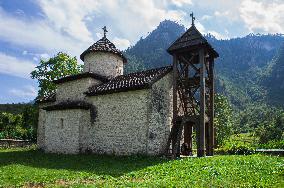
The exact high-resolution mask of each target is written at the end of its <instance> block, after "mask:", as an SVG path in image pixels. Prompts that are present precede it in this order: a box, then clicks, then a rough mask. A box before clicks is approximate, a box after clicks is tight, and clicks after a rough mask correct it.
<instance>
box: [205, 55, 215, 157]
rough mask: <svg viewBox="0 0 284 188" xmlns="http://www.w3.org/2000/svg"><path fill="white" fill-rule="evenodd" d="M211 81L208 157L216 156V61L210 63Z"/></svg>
mask: <svg viewBox="0 0 284 188" xmlns="http://www.w3.org/2000/svg"><path fill="white" fill-rule="evenodd" d="M209 80H210V86H209V87H210V88H209V89H210V94H209V97H210V100H209V101H210V104H209V107H210V109H209V127H208V128H209V138H208V139H209V143H208V144H209V150H208V153H207V155H209V156H213V155H214V134H215V133H214V132H215V130H214V59H211V60H210V62H209Z"/></svg>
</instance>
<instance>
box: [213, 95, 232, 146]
mask: <svg viewBox="0 0 284 188" xmlns="http://www.w3.org/2000/svg"><path fill="white" fill-rule="evenodd" d="M214 108H215V118H214V124H215V131H216V145H217V146H221V145H222V144H223V143H224V141H225V140H226V139H228V138H229V137H230V136H231V134H232V126H233V116H232V114H233V110H232V108H231V106H230V104H229V101H228V99H227V98H226V97H225V96H223V95H219V94H216V95H215V103H214Z"/></svg>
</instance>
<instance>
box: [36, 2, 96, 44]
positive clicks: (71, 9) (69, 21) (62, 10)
mask: <svg viewBox="0 0 284 188" xmlns="http://www.w3.org/2000/svg"><path fill="white" fill-rule="evenodd" d="M38 2H39V5H40V7H41V8H42V10H43V12H44V14H45V15H46V17H47V19H48V21H49V22H50V23H51V24H52V26H54V27H55V28H56V29H57V30H61V31H64V32H66V33H67V34H68V35H70V36H71V37H73V38H74V39H77V40H79V41H82V42H90V41H92V36H91V32H90V31H89V30H88V28H87V26H86V23H85V21H84V19H88V20H90V17H89V15H90V14H92V13H94V12H97V11H98V8H99V7H100V6H99V5H100V1H94V0H80V1H70V0H50V1H46V0H39V1H38Z"/></svg>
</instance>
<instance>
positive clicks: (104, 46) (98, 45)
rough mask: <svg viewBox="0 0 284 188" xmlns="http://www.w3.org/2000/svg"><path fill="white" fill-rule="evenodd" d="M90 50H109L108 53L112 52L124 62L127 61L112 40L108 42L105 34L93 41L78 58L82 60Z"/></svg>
mask: <svg viewBox="0 0 284 188" xmlns="http://www.w3.org/2000/svg"><path fill="white" fill-rule="evenodd" d="M90 52H110V53H113V54H116V55H118V56H120V57H121V58H122V59H123V62H124V63H126V62H127V59H126V58H125V56H124V55H123V53H122V52H121V51H120V50H118V49H117V48H116V47H115V45H114V44H113V43H112V42H110V40H108V38H107V37H106V36H104V37H103V38H101V39H100V40H98V41H97V42H95V43H94V44H93V45H91V46H90V47H89V48H88V49H86V50H85V51H84V52H83V53H82V54H81V55H80V59H81V60H82V61H84V57H85V55H86V54H88V53H90Z"/></svg>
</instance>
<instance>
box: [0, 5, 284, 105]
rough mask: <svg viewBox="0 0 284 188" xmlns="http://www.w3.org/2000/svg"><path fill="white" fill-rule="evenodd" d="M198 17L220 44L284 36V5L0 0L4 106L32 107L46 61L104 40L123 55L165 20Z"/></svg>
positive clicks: (187, 22) (0, 96) (182, 21)
mask: <svg viewBox="0 0 284 188" xmlns="http://www.w3.org/2000/svg"><path fill="white" fill-rule="evenodd" d="M192 11H193V12H194V14H195V17H196V26H197V28H198V29H199V31H200V32H201V33H203V34H206V33H211V34H213V35H214V36H215V37H216V38H218V39H229V38H235V37H242V36H246V35H247V34H249V33H261V34H267V33H284V0H73V1H71V0H0V103H18V102H29V101H31V100H33V99H34V98H35V97H36V96H37V90H38V85H37V82H36V81H35V80H32V79H31V78H30V72H31V71H32V70H34V68H35V66H36V65H37V64H38V63H39V61H40V59H44V60H47V59H48V58H50V57H52V56H54V55H55V54H56V53H58V52H60V51H63V52H66V53H68V54H70V55H71V56H76V57H77V59H78V61H79V62H80V63H82V62H81V60H80V58H79V56H80V54H81V53H82V52H83V51H84V50H85V49H87V48H88V47H89V46H90V45H92V44H93V43H94V42H96V41H97V40H99V39H100V38H101V37H102V29H101V28H102V27H103V26H107V29H108V31H109V32H108V33H107V37H108V38H109V39H110V40H111V41H112V42H113V43H114V44H115V45H116V46H117V48H119V49H120V50H124V49H127V48H128V47H129V46H131V45H135V43H136V42H137V41H138V40H139V39H140V38H141V37H146V36H147V35H148V34H149V32H151V31H152V30H153V29H155V28H156V27H157V26H158V25H159V23H160V22H161V21H163V20H165V19H169V20H173V21H177V22H178V23H180V24H183V25H184V26H185V27H187V28H188V27H189V26H190V23H191V18H190V16H189V14H190V13H191V12H192Z"/></svg>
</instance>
